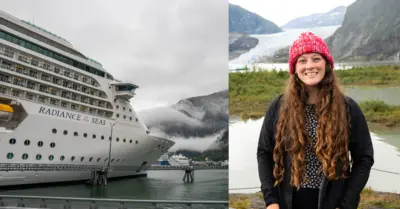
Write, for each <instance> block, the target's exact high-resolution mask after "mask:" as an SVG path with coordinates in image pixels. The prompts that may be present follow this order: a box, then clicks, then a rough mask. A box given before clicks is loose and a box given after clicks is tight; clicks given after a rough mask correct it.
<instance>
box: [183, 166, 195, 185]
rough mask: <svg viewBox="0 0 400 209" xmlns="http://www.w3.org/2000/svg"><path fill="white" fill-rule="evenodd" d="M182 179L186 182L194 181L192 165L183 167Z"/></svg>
mask: <svg viewBox="0 0 400 209" xmlns="http://www.w3.org/2000/svg"><path fill="white" fill-rule="evenodd" d="M182 180H183V181H184V182H186V183H193V182H194V169H193V168H192V167H187V168H185V175H184V176H183V179H182Z"/></svg>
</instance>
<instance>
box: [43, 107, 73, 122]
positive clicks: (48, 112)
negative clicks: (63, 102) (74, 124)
mask: <svg viewBox="0 0 400 209" xmlns="http://www.w3.org/2000/svg"><path fill="white" fill-rule="evenodd" d="M39 113H42V114H45V115H51V116H57V117H60V118H68V119H73V120H77V121H80V120H81V115H79V114H75V113H70V112H64V111H59V110H53V109H50V108H48V109H46V108H45V107H40V109H39Z"/></svg>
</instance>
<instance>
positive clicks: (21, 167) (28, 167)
mask: <svg viewBox="0 0 400 209" xmlns="http://www.w3.org/2000/svg"><path fill="white" fill-rule="evenodd" d="M228 168H229V167H228V165H222V166H218V165H204V166H202V165H189V166H188V165H178V166H171V165H156V166H153V165H146V166H125V165H119V166H118V165H113V166H111V167H109V168H107V166H105V165H79V164H39V163H0V171H106V170H108V171H135V170H136V171H145V170H186V169H194V170H210V169H211V170H213V169H228Z"/></svg>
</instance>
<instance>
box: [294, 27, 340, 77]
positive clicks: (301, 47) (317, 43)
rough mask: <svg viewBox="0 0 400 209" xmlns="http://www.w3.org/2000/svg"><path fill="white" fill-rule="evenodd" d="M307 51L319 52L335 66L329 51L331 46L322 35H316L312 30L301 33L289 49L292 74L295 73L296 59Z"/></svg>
mask: <svg viewBox="0 0 400 209" xmlns="http://www.w3.org/2000/svg"><path fill="white" fill-rule="evenodd" d="M305 53H319V54H321V55H322V56H323V57H324V58H325V59H326V60H327V62H329V63H330V64H331V66H332V68H333V65H334V61H333V58H332V56H331V54H330V52H329V48H328V46H327V45H326V43H325V42H324V40H322V39H321V38H320V37H318V36H316V35H314V34H313V33H312V32H304V33H301V35H300V37H299V38H297V39H296V40H295V41H294V42H293V44H292V46H291V47H290V49H289V70H290V74H294V73H295V69H294V68H295V66H296V61H297V58H298V57H299V56H301V55H302V54H305Z"/></svg>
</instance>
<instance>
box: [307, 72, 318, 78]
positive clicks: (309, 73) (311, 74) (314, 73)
mask: <svg viewBox="0 0 400 209" xmlns="http://www.w3.org/2000/svg"><path fill="white" fill-rule="evenodd" d="M317 74H318V72H308V73H305V75H306V76H311V77H313V76H316V75H317Z"/></svg>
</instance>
